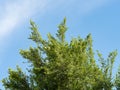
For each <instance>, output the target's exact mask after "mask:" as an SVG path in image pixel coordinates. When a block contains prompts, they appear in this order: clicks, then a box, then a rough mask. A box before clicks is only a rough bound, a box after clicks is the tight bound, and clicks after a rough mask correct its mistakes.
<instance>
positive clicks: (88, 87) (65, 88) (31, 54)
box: [2, 18, 117, 90]
mask: <svg viewBox="0 0 120 90" xmlns="http://www.w3.org/2000/svg"><path fill="white" fill-rule="evenodd" d="M30 24H31V30H32V32H31V35H30V37H29V39H31V40H32V41H34V42H35V43H36V47H30V48H29V49H27V50H22V49H21V50H20V54H21V55H22V57H23V58H25V59H26V60H27V62H28V63H29V64H30V67H29V69H28V72H29V74H25V73H23V72H22V70H21V69H20V68H19V67H18V66H17V70H12V69H9V76H8V77H7V78H4V79H3V80H2V82H3V85H4V87H5V88H6V89H8V90H103V89H104V90H111V88H112V87H113V86H114V83H113V82H112V68H113V64H114V61H115V57H116V55H117V51H114V52H111V53H110V54H109V56H108V58H107V60H105V59H104V58H103V57H102V55H101V54H100V53H99V52H98V56H99V62H100V65H97V64H96V60H95V58H94V52H93V48H92V37H91V34H89V35H87V37H86V38H85V39H82V38H80V37H77V38H72V39H71V41H70V42H67V41H66V40H65V32H66V31H67V26H66V18H65V19H64V20H63V22H62V23H61V24H60V25H59V26H58V31H57V33H56V37H54V36H53V35H51V34H50V33H48V34H47V36H48V40H44V39H43V38H42V36H41V35H40V33H39V31H38V28H37V25H36V24H35V23H34V22H33V21H30Z"/></svg>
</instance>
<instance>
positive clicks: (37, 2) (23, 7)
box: [0, 0, 46, 40]
mask: <svg viewBox="0 0 120 90" xmlns="http://www.w3.org/2000/svg"><path fill="white" fill-rule="evenodd" d="M45 6H46V0H16V1H13V2H9V1H8V2H7V3H5V4H4V5H2V7H1V8H2V9H0V10H2V11H1V16H0V40H2V38H4V37H5V36H7V35H8V34H10V33H11V32H12V31H13V30H14V28H15V27H16V26H17V25H19V24H20V23H21V22H23V21H24V20H25V19H26V18H30V17H31V16H32V15H33V14H35V13H36V12H38V11H43V9H44V7H45Z"/></svg>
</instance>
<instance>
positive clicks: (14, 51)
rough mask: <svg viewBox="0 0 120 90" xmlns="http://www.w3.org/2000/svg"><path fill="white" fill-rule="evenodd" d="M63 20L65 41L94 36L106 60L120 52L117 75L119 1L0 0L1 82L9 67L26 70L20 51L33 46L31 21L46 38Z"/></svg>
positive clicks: (119, 37) (119, 32) (94, 46)
mask: <svg viewBox="0 0 120 90" xmlns="http://www.w3.org/2000/svg"><path fill="white" fill-rule="evenodd" d="M64 17H66V18H67V26H68V31H67V33H66V40H68V41H69V40H70V39H71V38H72V37H77V36H81V37H82V38H85V36H86V35H88V34H89V33H91V34H92V38H93V48H94V51H96V50H99V51H100V52H101V53H102V54H103V56H104V57H105V58H106V57H107V55H108V53H109V52H111V51H113V50H116V49H117V50H118V56H117V58H116V61H115V65H114V70H113V73H114V74H115V72H116V71H117V68H118V66H119V64H120V58H119V57H120V0H0V80H1V79H2V78H4V77H6V76H7V75H8V68H13V69H15V67H16V65H19V66H20V67H21V68H23V70H25V68H26V67H27V65H26V64H23V62H24V61H26V60H25V59H23V58H22V57H21V56H20V54H19V50H20V49H28V48H29V46H32V45H34V43H33V42H32V41H30V40H29V39H28V37H29V35H30V29H29V27H30V24H29V21H30V19H32V20H33V21H34V22H36V24H37V25H38V27H39V31H40V33H41V35H42V36H43V38H44V39H47V37H46V34H47V33H48V32H50V33H51V34H53V35H55V33H56V31H57V29H58V28H57V26H58V24H59V23H60V22H61V21H62V20H63V18H64ZM95 55H96V54H95ZM96 59H97V58H96ZM0 88H2V89H3V87H2V84H1V82H0Z"/></svg>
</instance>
